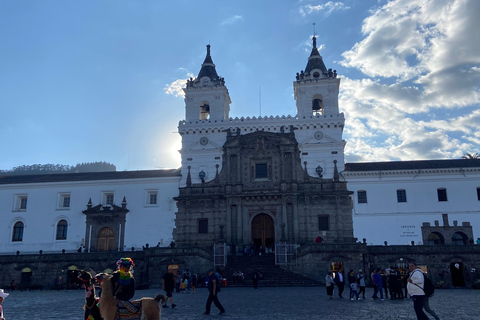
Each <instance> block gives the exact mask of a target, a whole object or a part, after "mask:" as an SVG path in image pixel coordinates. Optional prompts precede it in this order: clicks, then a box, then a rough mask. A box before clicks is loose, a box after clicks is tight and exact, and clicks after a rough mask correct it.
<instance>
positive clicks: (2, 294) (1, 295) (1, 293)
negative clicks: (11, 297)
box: [0, 289, 8, 320]
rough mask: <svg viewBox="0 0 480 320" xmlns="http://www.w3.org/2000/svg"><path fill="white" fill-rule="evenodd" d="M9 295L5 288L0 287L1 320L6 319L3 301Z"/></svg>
mask: <svg viewBox="0 0 480 320" xmlns="http://www.w3.org/2000/svg"><path fill="white" fill-rule="evenodd" d="M6 297H8V293H5V292H4V291H3V289H0V320H5V318H4V317H3V308H2V302H3V300H5V298H6Z"/></svg>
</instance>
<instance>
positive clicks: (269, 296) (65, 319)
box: [3, 287, 480, 320]
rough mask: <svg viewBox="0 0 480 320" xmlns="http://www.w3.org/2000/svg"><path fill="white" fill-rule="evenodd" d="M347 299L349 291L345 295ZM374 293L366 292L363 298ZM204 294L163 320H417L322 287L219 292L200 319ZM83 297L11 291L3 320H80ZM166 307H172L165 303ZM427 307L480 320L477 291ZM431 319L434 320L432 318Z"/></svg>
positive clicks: (402, 310)
mask: <svg viewBox="0 0 480 320" xmlns="http://www.w3.org/2000/svg"><path fill="white" fill-rule="evenodd" d="M157 293H161V292H160V290H159V289H149V290H138V291H137V294H136V296H135V298H140V297H144V296H154V295H155V294H157ZM346 293H347V294H346V295H345V294H344V296H348V290H346ZM372 293H373V290H372V289H368V288H367V297H369V296H371V294H372ZM207 296H208V292H207V290H206V289H204V288H201V289H197V292H196V293H195V294H192V293H185V294H178V293H177V294H174V296H173V298H174V302H175V304H177V308H175V309H171V308H167V309H162V319H274V320H276V319H282V320H283V319H288V320H292V319H326V320H328V319H335V320H348V319H355V320H358V319H368V320H398V319H416V317H415V313H414V311H413V303H412V301H411V300H410V299H404V300H393V301H392V300H387V301H384V302H382V301H379V300H377V301H372V300H371V299H370V298H368V299H367V300H360V301H350V300H347V299H339V298H336V299H334V300H328V299H327V297H326V293H325V287H317V288H263V287H260V288H259V289H258V290H254V289H253V288H228V287H227V288H222V291H221V292H220V293H219V299H220V301H221V303H222V304H223V306H224V307H225V309H226V311H227V312H226V314H224V315H222V316H219V315H218V310H217V309H216V308H215V306H214V305H212V314H211V315H209V316H206V315H203V314H202V313H203V312H204V311H205V309H204V308H205V302H206V300H207ZM83 298H84V291H83V290H78V291H77V290H74V291H27V292H20V291H12V292H10V296H9V297H8V298H7V299H5V301H4V303H3V307H4V313H5V318H6V319H7V320H37V319H38V320H41V319H42V320H43V319H62V320H83V309H82V307H83V303H84V300H83ZM169 304H170V303H169ZM430 307H431V308H432V309H433V310H435V311H436V312H437V314H438V316H439V317H440V318H441V319H455V320H460V319H463V320H473V319H480V290H466V289H450V290H438V289H437V290H435V295H434V296H433V297H432V298H431V299H430ZM430 319H433V317H431V318H430Z"/></svg>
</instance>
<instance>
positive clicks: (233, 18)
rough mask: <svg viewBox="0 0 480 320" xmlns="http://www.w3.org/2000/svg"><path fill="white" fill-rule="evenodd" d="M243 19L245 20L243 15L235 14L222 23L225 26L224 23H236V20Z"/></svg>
mask: <svg viewBox="0 0 480 320" xmlns="http://www.w3.org/2000/svg"><path fill="white" fill-rule="evenodd" d="M242 20H243V16H240V15H235V16H233V17H230V18H228V19H226V20H224V21H223V22H222V23H221V25H222V26H224V25H227V24H234V23H235V22H238V21H242Z"/></svg>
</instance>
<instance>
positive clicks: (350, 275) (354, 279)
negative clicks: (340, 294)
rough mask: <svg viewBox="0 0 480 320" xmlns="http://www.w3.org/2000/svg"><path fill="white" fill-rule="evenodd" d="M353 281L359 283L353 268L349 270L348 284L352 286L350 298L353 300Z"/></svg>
mask: <svg viewBox="0 0 480 320" xmlns="http://www.w3.org/2000/svg"><path fill="white" fill-rule="evenodd" d="M352 283H355V284H356V283H357V279H356V278H355V275H354V274H353V270H350V271H348V285H349V287H350V300H353V287H352ZM357 286H358V285H357ZM357 286H355V290H357ZM357 300H358V293H357Z"/></svg>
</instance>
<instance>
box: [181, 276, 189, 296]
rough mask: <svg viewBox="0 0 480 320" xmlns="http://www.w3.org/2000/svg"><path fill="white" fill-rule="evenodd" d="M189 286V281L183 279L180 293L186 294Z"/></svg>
mask: <svg viewBox="0 0 480 320" xmlns="http://www.w3.org/2000/svg"><path fill="white" fill-rule="evenodd" d="M187 285H188V280H187V279H183V281H182V283H181V284H180V293H185V290H186V289H187Z"/></svg>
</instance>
